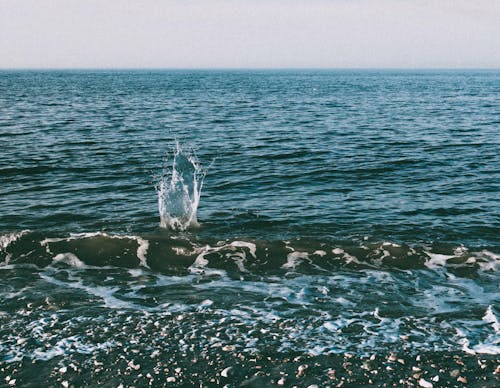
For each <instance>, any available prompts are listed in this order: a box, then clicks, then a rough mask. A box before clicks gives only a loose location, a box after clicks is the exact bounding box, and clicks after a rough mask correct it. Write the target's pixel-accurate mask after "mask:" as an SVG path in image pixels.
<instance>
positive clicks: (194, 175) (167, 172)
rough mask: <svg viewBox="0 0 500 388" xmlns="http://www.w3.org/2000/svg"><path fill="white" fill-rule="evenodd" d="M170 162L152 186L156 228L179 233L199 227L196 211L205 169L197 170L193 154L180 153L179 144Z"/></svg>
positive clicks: (198, 166) (196, 162)
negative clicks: (155, 209)
mask: <svg viewBox="0 0 500 388" xmlns="http://www.w3.org/2000/svg"><path fill="white" fill-rule="evenodd" d="M172 159H173V161H172V164H171V165H168V166H166V167H165V168H164V170H163V174H162V176H161V178H160V181H159V183H158V185H157V187H156V189H157V192H158V210H159V212H160V226H161V227H162V228H167V229H172V230H180V231H182V230H186V229H188V228H190V227H197V226H199V224H198V221H197V218H196V212H197V210H198V205H199V203H200V195H201V189H202V187H203V179H204V178H205V174H206V170H202V169H201V167H200V164H199V163H198V159H197V158H196V156H195V154H194V153H193V152H185V151H183V150H182V148H181V147H180V145H179V143H177V144H176V147H175V150H174V151H173V158H172Z"/></svg>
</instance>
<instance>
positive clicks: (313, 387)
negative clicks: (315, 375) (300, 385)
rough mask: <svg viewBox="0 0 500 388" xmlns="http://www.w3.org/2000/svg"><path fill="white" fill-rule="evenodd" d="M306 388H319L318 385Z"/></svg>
mask: <svg viewBox="0 0 500 388" xmlns="http://www.w3.org/2000/svg"><path fill="white" fill-rule="evenodd" d="M307 388H319V387H318V384H311V385H309V386H308V387H307Z"/></svg>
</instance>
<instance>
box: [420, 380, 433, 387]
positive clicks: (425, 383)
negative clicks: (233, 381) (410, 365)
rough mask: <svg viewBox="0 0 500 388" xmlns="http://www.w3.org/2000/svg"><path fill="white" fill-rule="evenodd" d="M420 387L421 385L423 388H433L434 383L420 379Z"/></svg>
mask: <svg viewBox="0 0 500 388" xmlns="http://www.w3.org/2000/svg"><path fill="white" fill-rule="evenodd" d="M418 385H420V386H421V387H423V388H432V387H433V385H432V383H430V382H428V381H427V380H424V379H420V380H418Z"/></svg>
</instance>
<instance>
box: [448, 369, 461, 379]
mask: <svg viewBox="0 0 500 388" xmlns="http://www.w3.org/2000/svg"><path fill="white" fill-rule="evenodd" d="M459 374H460V371H459V370H458V369H453V370H452V371H451V372H450V376H451V377H452V378H457V377H458V375H459Z"/></svg>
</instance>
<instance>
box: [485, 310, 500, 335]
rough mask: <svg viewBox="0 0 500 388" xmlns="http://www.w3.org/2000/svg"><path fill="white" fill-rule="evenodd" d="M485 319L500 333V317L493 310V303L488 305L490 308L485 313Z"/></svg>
mask: <svg viewBox="0 0 500 388" xmlns="http://www.w3.org/2000/svg"><path fill="white" fill-rule="evenodd" d="M483 321H485V322H488V323H491V326H492V327H493V329H494V330H495V333H497V334H499V333H500V323H499V322H498V318H497V316H496V315H495V313H494V312H493V308H492V307H491V305H489V306H488V309H487V310H486V313H485V314H484V317H483Z"/></svg>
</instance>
